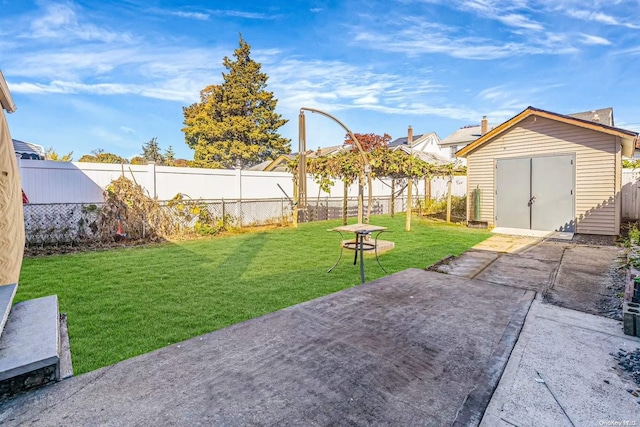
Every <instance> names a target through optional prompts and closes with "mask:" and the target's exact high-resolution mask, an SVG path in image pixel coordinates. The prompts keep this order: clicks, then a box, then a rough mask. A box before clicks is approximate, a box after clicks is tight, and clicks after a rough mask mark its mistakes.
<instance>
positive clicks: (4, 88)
mask: <svg viewBox="0 0 640 427" xmlns="http://www.w3.org/2000/svg"><path fill="white" fill-rule="evenodd" d="M2 109H5V110H7V112H8V113H13V112H14V111H16V104H14V103H13V98H12V97H11V92H9V86H8V85H7V81H6V80H5V79H4V76H3V75H2V71H0V110H2Z"/></svg>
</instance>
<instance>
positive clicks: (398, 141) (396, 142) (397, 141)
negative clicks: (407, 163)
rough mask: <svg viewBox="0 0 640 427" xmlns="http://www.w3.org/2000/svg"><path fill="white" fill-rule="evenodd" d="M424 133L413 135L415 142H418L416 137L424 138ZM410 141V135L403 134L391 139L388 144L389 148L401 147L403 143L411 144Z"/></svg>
mask: <svg viewBox="0 0 640 427" xmlns="http://www.w3.org/2000/svg"><path fill="white" fill-rule="evenodd" d="M423 135H424V134H421V135H413V142H416V139H420V138H422V136H423ZM408 141H409V137H408V136H403V137H402V138H397V139H394V140H393V141H391V142H390V143H389V145H388V147H389V148H393V147H400V146H401V145H409V144H407V142H408Z"/></svg>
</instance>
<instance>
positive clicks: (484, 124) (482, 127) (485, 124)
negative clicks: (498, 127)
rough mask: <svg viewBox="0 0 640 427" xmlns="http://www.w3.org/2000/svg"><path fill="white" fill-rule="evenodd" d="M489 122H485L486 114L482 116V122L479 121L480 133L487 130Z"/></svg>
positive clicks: (482, 133)
mask: <svg viewBox="0 0 640 427" xmlns="http://www.w3.org/2000/svg"><path fill="white" fill-rule="evenodd" d="M488 128H489V124H488V122H487V116H482V122H480V135H484V134H485V133H487V131H488V130H489V129H488Z"/></svg>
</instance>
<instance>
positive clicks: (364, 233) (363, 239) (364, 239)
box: [327, 224, 388, 283]
mask: <svg viewBox="0 0 640 427" xmlns="http://www.w3.org/2000/svg"><path fill="white" fill-rule="evenodd" d="M328 231H335V232H336V233H339V234H340V256H339V257H338V260H337V261H336V263H335V264H333V266H332V267H331V268H330V269H329V270H327V273H330V272H331V270H333V269H334V268H335V267H336V266H337V265H338V263H339V262H340V260H341V259H342V251H343V250H344V249H345V248H347V249H352V250H353V251H354V252H355V256H354V259H353V265H355V264H356V262H357V261H358V252H360V280H361V281H362V283H364V251H374V252H375V254H376V261H377V262H378V265H379V266H380V268H381V269H382V271H384V272H385V273H386V272H387V270H385V269H384V267H383V266H382V264H380V259H379V258H378V237H379V236H380V234H382V233H384V232H385V231H388V230H387V227H381V226H379V225H372V224H351V225H342V226H340V227H335V228H332V229H330V230H328ZM343 233H354V234H355V236H356V238H355V240H354V241H347V242H345V241H344V235H343ZM373 234H375V236H374V242H373V243H371V241H370V240H371V236H372V235H373Z"/></svg>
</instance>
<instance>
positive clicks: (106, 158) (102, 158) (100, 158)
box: [78, 148, 129, 163]
mask: <svg viewBox="0 0 640 427" xmlns="http://www.w3.org/2000/svg"><path fill="white" fill-rule="evenodd" d="M91 153H92V154H85V155H84V156H82V157H80V159H79V160H78V161H79V162H88V163H129V160H127V159H125V158H124V157H120V156H118V155H117V154H113V153H106V152H105V151H104V150H103V149H102V148H98V149H96V150H93V151H92V152H91Z"/></svg>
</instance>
